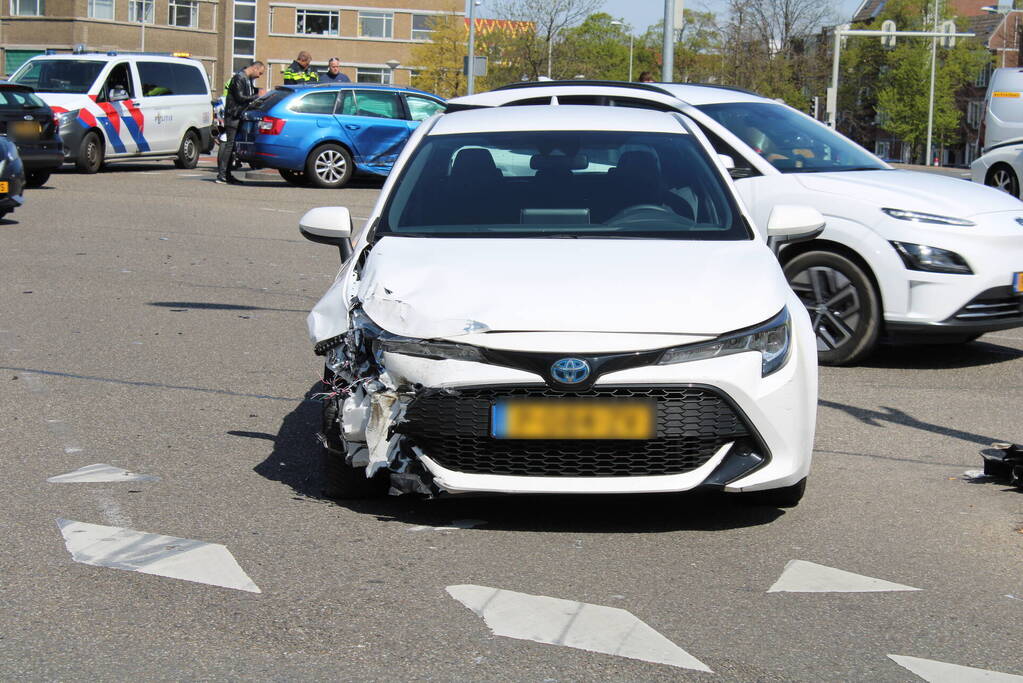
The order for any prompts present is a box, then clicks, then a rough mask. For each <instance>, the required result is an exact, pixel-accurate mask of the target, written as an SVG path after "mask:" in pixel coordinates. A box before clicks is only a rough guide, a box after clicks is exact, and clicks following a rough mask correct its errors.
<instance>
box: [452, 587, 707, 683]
mask: <svg viewBox="0 0 1023 683" xmlns="http://www.w3.org/2000/svg"><path fill="white" fill-rule="evenodd" d="M447 591H448V594H449V595H450V596H451V597H453V598H454V599H455V600H458V601H459V602H460V603H462V604H463V605H465V606H466V607H468V608H469V609H471V610H472V611H473V612H475V613H476V614H478V615H479V616H481V617H483V621H484V622H485V623H486V625H487V626H488V627H490V630H491V631H493V632H494V633H495V634H496V635H499V636H506V637H508V638H517V639H519V640H531V641H533V642H537V643H546V644H548V645H562V646H564V647H572V648H576V649H579V650H587V651H589V652H601V653H604V654H609V655H616V656H619V657H628V658H630V659H640V660H642V661H645V662H653V663H655V664H667V665H669V666H677V667H681V668H684V669H694V670H696V671H707V672H710V669H709V668H708V667H707V665H706V664H704V663H703V662H701V661H700V660H698V659H696V658H695V657H693V656H692V655H690V654H689V653H688V652H686V651H685V650H683V649H682V648H680V647H679V646H678V645H676V644H675V643H673V642H671V641H670V640H668V639H667V638H665V637H664V636H662V635H661V634H660V633H658V632H657V631H655V630H654V629H652V628H650V627H649V626H648V625H647V624H645V623H644V622H642V621H640V620H639V619H637V618H636V617H635V616H633V615H632V614H631V613H630V612H626V611H625V610H623V609H618V608H616V607H605V606H603V605H590V604H587V603H584V602H575V601H573V600H561V599H559V598H549V597H545V596H542V595H528V594H526V593H516V592H514V591H506V590H501V589H500V588H488V587H487V586H473V585H461V586H448V587H447Z"/></svg>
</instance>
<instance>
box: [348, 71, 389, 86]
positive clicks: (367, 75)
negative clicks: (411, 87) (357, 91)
mask: <svg viewBox="0 0 1023 683" xmlns="http://www.w3.org/2000/svg"><path fill="white" fill-rule="evenodd" d="M355 80H356V81H357V82H359V83H383V84H384V85H387V84H389V83H390V82H391V70H390V69H371V68H369V67H362V66H360V67H359V68H358V70H357V71H356V72H355Z"/></svg>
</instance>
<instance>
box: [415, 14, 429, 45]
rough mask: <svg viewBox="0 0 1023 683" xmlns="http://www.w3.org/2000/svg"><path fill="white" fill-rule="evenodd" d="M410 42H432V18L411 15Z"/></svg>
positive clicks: (426, 15) (423, 15)
mask: <svg viewBox="0 0 1023 683" xmlns="http://www.w3.org/2000/svg"><path fill="white" fill-rule="evenodd" d="M412 40H433V17H432V16H431V15H429V14H413V15H412Z"/></svg>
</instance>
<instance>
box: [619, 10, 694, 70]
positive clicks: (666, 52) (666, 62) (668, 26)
mask: <svg viewBox="0 0 1023 683" xmlns="http://www.w3.org/2000/svg"><path fill="white" fill-rule="evenodd" d="M679 1H681V0H679ZM661 52H662V53H663V55H662V58H661V80H662V81H663V82H665V83H671V82H672V80H673V79H672V75H673V74H674V73H675V0H664V40H663V43H662V47H661ZM629 80H632V79H629Z"/></svg>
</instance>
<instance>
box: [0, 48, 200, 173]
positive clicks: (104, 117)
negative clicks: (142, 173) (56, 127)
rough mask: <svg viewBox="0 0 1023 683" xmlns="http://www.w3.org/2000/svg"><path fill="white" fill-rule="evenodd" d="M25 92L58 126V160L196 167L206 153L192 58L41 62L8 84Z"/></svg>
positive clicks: (86, 57) (87, 168)
mask: <svg viewBox="0 0 1023 683" xmlns="http://www.w3.org/2000/svg"><path fill="white" fill-rule="evenodd" d="M10 80H11V81H13V82H15V83H22V84H24V85H28V86H31V87H32V88H34V89H35V91H36V93H37V94H38V95H39V96H40V97H41V98H42V99H43V100H44V101H45V102H46V103H47V104H48V105H50V108H52V109H53V113H54V114H55V115H56V116H57V119H58V121H59V123H60V136H61V138H62V139H63V141H64V158H65V161H69V162H73V163H74V164H75V165H76V166H77V167H78V168H79V170H81V171H84V172H85V173H95V172H96V171H98V170H99V169H100V168H101V167H102V166H103V163H104V162H105V161H114V160H125V159H138V158H140V157H144V158H147V159H159V158H164V159H167V158H173V159H174V163H175V164H176V165H177V166H178V167H179V168H195V165H196V164H197V163H198V161H199V154H200V152H201V151H209V150H211V149H212V148H213V140H212V138H211V136H210V125H211V123H212V121H213V107H212V103H211V97H210V83H209V79H208V78H207V77H206V70H205V69H203V67H202V64H201V63H199V62H198V61H196V60H194V59H187V58H184V57H170V56H162V55H149V54H118V53H116V52H108V53H102V54H90V53H86V54H61V55H40V56H38V57H33V58H32V59H30V60H28V61H27V62H25V63H24V64H23V65H22V66H21V68H20V69H18V70H17V72H15V73H14V75H13V76H11V78H10Z"/></svg>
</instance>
